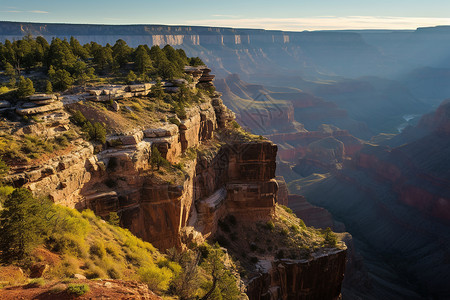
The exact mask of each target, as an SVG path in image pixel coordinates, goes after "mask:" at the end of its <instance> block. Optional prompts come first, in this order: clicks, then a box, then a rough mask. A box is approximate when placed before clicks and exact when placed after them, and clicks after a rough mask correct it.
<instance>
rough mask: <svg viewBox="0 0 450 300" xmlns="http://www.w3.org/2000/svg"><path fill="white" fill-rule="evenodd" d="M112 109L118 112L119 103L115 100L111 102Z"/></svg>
mask: <svg viewBox="0 0 450 300" xmlns="http://www.w3.org/2000/svg"><path fill="white" fill-rule="evenodd" d="M112 109H113V110H114V111H115V112H118V111H119V110H120V105H119V103H118V102H116V101H113V103H112Z"/></svg>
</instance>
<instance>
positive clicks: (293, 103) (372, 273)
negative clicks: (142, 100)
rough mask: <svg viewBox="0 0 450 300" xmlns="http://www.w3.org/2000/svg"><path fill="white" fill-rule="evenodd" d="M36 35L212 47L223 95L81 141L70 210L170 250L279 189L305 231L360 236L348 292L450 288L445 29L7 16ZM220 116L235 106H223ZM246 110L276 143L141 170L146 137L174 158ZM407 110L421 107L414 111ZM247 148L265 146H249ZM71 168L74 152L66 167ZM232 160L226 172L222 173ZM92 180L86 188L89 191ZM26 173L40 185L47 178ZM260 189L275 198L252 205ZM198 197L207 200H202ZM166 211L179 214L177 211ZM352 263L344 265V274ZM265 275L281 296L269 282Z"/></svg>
mask: <svg viewBox="0 0 450 300" xmlns="http://www.w3.org/2000/svg"><path fill="white" fill-rule="evenodd" d="M26 34H32V35H42V36H44V37H45V38H47V39H48V40H49V39H51V38H52V37H60V38H70V36H74V37H77V38H78V39H79V40H80V41H82V42H90V41H91V40H94V41H96V42H98V43H102V44H106V43H110V44H113V43H115V41H116V40H117V39H123V40H125V41H126V42H127V43H128V44H130V45H138V44H141V43H144V42H145V43H147V44H148V45H149V46H151V45H161V46H163V45H165V44H167V43H170V44H172V45H174V46H177V47H178V48H182V49H184V50H185V51H186V53H188V54H189V55H190V56H199V57H201V58H202V60H204V61H205V62H206V63H207V64H208V65H209V67H210V68H211V69H212V70H213V72H214V73H215V74H216V75H217V78H216V81H215V85H216V87H217V90H218V91H220V92H221V93H222V95H221V99H219V97H215V98H213V99H212V101H211V103H212V104H211V105H212V107H211V106H209V105H208V104H205V105H204V106H203V108H200V109H199V112H192V115H190V117H189V120H190V121H189V122H187V123H186V125H185V127H183V128H181V127H180V128H179V130H178V131H177V130H176V129H172V128H171V127H170V126H168V127H167V128H166V130H164V132H166V133H164V134H162V136H157V137H155V136H152V135H153V133H148V134H147V136H145V134H146V133H145V132H136V133H133V134H130V133H128V132H127V133H126V134H125V133H123V134H122V135H123V136H126V138H125V137H122V138H121V139H126V140H133V141H136V144H133V145H128V146H125V147H123V148H122V149H120V151H119V150H112V151H111V152H110V153H108V152H105V153H101V154H99V155H93V154H92V153H93V149H90V150H83V151H85V152H83V153H81V152H80V153H79V154H77V159H76V160H79V161H78V162H77V163H74V165H77V164H78V165H77V167H75V168H78V169H79V170H80V171H79V172H80V173H79V175H76V176H75V177H74V178H73V181H71V182H67V183H65V182H60V179H55V182H54V184H55V186H59V187H60V190H57V192H56V194H55V199H63V198H64V199H65V198H66V197H69V199H70V197H74V198H73V199H71V200H70V201H69V203H67V205H74V203H78V205H80V207H91V208H94V209H97V210H98V212H99V213H100V214H104V215H105V214H107V213H108V211H109V210H117V211H119V212H120V213H121V214H122V216H123V221H124V222H125V223H124V224H125V225H126V226H127V227H129V228H133V230H135V231H136V232H137V234H139V235H140V236H142V237H144V238H147V239H150V238H151V239H155V241H156V243H158V244H159V246H161V247H163V248H164V247H168V246H170V245H173V244H176V245H182V244H183V241H185V240H186V237H189V238H193V237H194V236H198V237H200V236H201V235H199V234H197V232H200V233H202V235H203V234H206V235H208V234H209V233H211V232H214V231H215V230H216V229H217V224H218V220H220V219H221V218H223V217H225V213H224V211H228V210H230V211H231V210H232V211H233V213H235V214H240V212H243V211H245V209H248V208H249V207H246V206H245V205H246V204H245V203H242V202H241V201H239V199H242V197H241V196H243V195H244V196H245V197H248V199H251V200H250V202H248V203H249V205H251V207H252V208H255V211H256V212H257V213H255V215H254V216H253V217H254V218H255V220H264V219H265V218H267V216H268V215H269V214H270V213H272V212H273V211H272V210H271V208H270V207H271V205H272V204H273V203H274V201H275V198H276V197H278V201H279V202H280V203H283V204H284V205H287V206H289V207H291V208H292V210H293V211H294V212H295V213H297V215H298V216H299V217H301V218H303V219H304V221H305V223H306V224H307V225H308V226H316V227H319V228H326V227H331V228H333V230H335V231H338V232H345V231H348V232H350V233H351V235H352V237H349V238H348V239H347V240H346V243H347V245H348V246H349V250H348V251H347V254H348V260H349V262H348V263H347V266H346V278H345V281H344V286H343V296H344V299H395V298H407V299H423V298H431V299H446V298H448V297H449V291H448V287H446V282H448V280H449V272H448V269H449V266H448V257H449V251H450V250H449V249H450V248H449V245H448V242H447V241H448V240H450V239H449V236H448V232H449V231H448V226H449V224H448V219H449V215H450V213H449V207H448V206H449V204H448V203H449V197H450V196H449V191H448V186H449V181H448V180H449V178H448V166H449V162H448V132H449V126H448V115H449V114H448V101H446V102H443V103H442V100H444V99H447V98H449V96H450V90H449V86H448V80H449V78H450V71H449V70H450V64H449V63H450V59H449V56H448V53H449V52H448V50H449V48H450V29H449V27H448V26H439V27H433V28H431V27H430V28H419V29H417V30H403V31H391V30H360V31H359V30H358V31H357V30H355V31H316V32H282V31H267V30H256V29H255V30H252V29H232V28H214V27H195V26H162V25H161V26H160V25H133V26H127V25H123V26H122V25H120V26H110V25H74V24H38V23H14V22H0V39H6V38H9V39H13V38H21V37H22V36H24V35H26ZM222 102H223V103H224V104H225V105H226V106H227V107H229V108H230V109H231V111H233V112H231V111H229V110H227V109H226V108H224V106H222ZM441 103H442V104H441ZM222 112H226V113H225V115H226V116H224V117H220V116H221V115H222ZM427 113H428V114H427ZM214 114H215V117H214ZM233 115H235V118H236V120H237V121H238V122H239V124H241V125H242V126H243V127H244V128H245V129H247V130H250V131H251V132H252V133H254V134H257V135H261V136H263V137H266V138H267V139H269V140H271V141H273V142H274V143H276V144H277V149H276V150H275V149H274V146H273V144H272V143H270V142H266V141H264V142H263V141H262V140H261V141H259V140H258V141H257V142H254V141H253V142H252V143H249V144H247V143H243V144H241V142H239V143H237V144H235V143H234V142H231V143H229V144H228V146H227V147H220V148H219V149H215V150H214V151H213V152H211V153H209V152H208V153H209V154H207V155H206V156H205V157H203V156H198V157H197V158H196V162H195V163H194V164H192V165H190V166H187V167H186V172H187V179H186V180H185V181H184V182H180V184H178V183H177V184H159V183H157V184H155V182H153V181H152V178H149V177H148V176H147V177H146V176H138V177H136V176H135V173H136V172H141V171H142V170H145V169H146V168H148V166H147V162H146V161H145V159H144V158H145V157H146V156H147V155H149V153H148V152H149V151H150V149H149V146H148V145H146V140H148V139H154V142H156V143H159V146H158V148H159V149H160V151H161V153H164V155H165V156H166V157H167V158H168V159H169V160H170V161H173V162H177V161H178V159H179V157H180V156H179V155H180V154H181V153H183V152H184V151H185V150H186V149H187V148H188V147H189V146H190V145H197V144H201V143H203V142H206V141H207V140H210V135H211V132H215V130H217V129H220V127H221V126H222V125H221V124H224V122H225V123H226V122H227V121H222V120H221V119H225V120H231V118H232V116H233ZM407 115H412V116H417V117H416V118H413V119H409V118H408V120H406V121H405V118H404V116H407ZM214 118H215V120H214ZM408 125H411V126H408ZM216 128H217V129H216ZM399 128H400V129H399ZM197 132H201V134H199V135H197ZM149 135H150V136H149ZM155 135H156V133H155ZM119 136H120V135H119ZM244 145H245V146H244ZM241 147H243V149H241ZM247 147H252V151H251V152H248V153H247V154H246V155H245V156H243V155H241V154H239V153H240V152H239V151H241V150H242V151H243V152H246V148H247ZM81 148H83V149H87V148H85V147H81ZM236 149H239V151H236ZM78 156H79V157H80V158H81V159H79V158H78ZM111 157H116V158H115V159H112V160H111V161H116V162H118V163H112V164H111V165H112V166H115V168H117V169H114V170H112V171H111V173H110V174H111V176H112V178H111V179H113V180H114V181H117V182H118V185H119V186H120V187H122V188H123V190H121V191H120V192H119V193H117V192H112V193H111V191H110V190H109V189H105V187H104V184H103V183H102V182H104V181H105V180H107V179H109V178H108V175H106V174H107V173H108V172H109V170H110V169H108V166H109V161H110V158H111ZM275 157H276V158H275ZM86 159H87V161H86ZM275 159H276V162H275ZM83 162H86V163H85V164H84V163H83ZM58 164H59V163H58ZM70 164H71V163H70V162H67V163H62V164H61V168H60V169H58V170H61V171H62V168H63V167H65V166H70ZM83 164H84V165H83ZM275 164H276V170H275ZM217 166H220V167H217ZM84 167H86V168H84ZM69 168H70V167H69ZM222 168H223V169H224V170H226V171H225V172H220V171H218V169H222ZM86 169H87V170H90V171H87V172H86V171H85V170H86ZM105 170H107V171H108V172H106V171H105ZM33 171H34V170H27V173H26V174H28V175H27V176H28V177H33V176H38V175H33V174H45V172H42V173H39V172H36V173H33ZM62 172H64V171H62ZM93 174H95V175H93ZM275 175H278V176H277V177H276V178H277V179H278V180H277V181H275ZM39 176H41V175H39ZM280 176H282V177H283V179H281V178H280ZM91 177H92V178H93V179H91ZM62 178H64V180H66V179H67V178H70V177H68V176H63V177H62ZM133 178H134V179H133ZM20 180H22V181H23V179H20ZM27 180H28V179H27ZM27 180H25V182H26V181H27ZM134 180H136V181H134ZM241 180H242V182H241ZM284 181H286V183H287V186H288V189H289V191H286V187H285V186H286V184H285V183H284ZM79 182H84V183H83V186H84V185H86V187H84V188H81V189H80V184H79ZM276 182H278V184H277V183H276ZM26 184H28V185H29V187H30V188H33V184H36V183H33V182H31V181H30V182H27V183H26ZM125 186H127V187H133V188H125ZM148 186H154V187H152V188H149V187H148ZM99 187H101V188H99ZM193 187H194V188H193ZM277 187H278V192H277ZM282 187H283V188H282ZM67 188H68V190H66V189H67ZM102 189H104V190H102ZM58 193H60V194H58ZM189 193H191V195H189ZM150 194H152V195H153V196H152V197H151V198H152V199H156V198H157V199H158V201H157V202H156V203H153V202H152V201H150V200H149V199H150V196H148V195H150ZM275 194H277V196H274V195H275ZM233 195H236V197H235V196H233ZM264 195H265V196H264ZM262 196H264V197H262ZM259 197H262V199H264V201H262V202H257V201H255V199H258V198H259ZM189 198H192V199H196V200H195V201H193V202H192V203H190V201H188V200H186V199H189ZM79 199H89V201H86V200H83V201H81V202H77V201H79ZM130 199H139V201H137V202H133V201H131V200H130ZM224 199H226V201H225V200H224ZM281 199H283V200H281ZM223 203H228V204H223ZM89 205H90V206H89ZM164 209H170V210H173V211H175V212H176V213H174V214H173V216H172V215H171V216H164V215H163V214H162V212H163V211H164ZM141 210H142V211H141ZM156 211H158V212H156ZM194 211H195V213H192V212H194ZM154 212H155V213H154ZM150 219H151V220H154V221H155V222H157V223H158V224H160V226H163V225H164V226H166V225H167V227H168V228H170V229H169V230H168V232H167V233H165V234H164V235H161V234H160V232H158V230H157V229H156V228H153V229H151V230H149V231H148V232H144V231H142V230H141V229H140V228H143V227H147V225H148V224H146V223H145V222H146V220H150ZM192 220H197V221H196V222H191V221H192ZM194 223H195V224H194ZM150 228H151V226H150ZM182 228H184V229H183V230H182ZM330 261H332V260H330ZM341 263H342V260H338V262H337V263H336V264H334V263H333V265H332V266H331V267H332V268H333V269H334V270H342V269H341V268H342V264H341ZM309 267H310V268H312V269H314V268H316V266H314V265H313V264H311V265H310V266H309ZM296 268H297V267H296V266H295V264H294V265H291V264H290V263H284V262H283V263H280V264H279V265H276V266H273V268H272V272H267V273H266V274H265V275H264V276H263V277H262V278H260V279H259V280H255V281H254V282H253V285H252V287H253V291H255V296H254V297H255V298H258V297H260V298H258V299H266V298H264V297H262V296H261V295H263V294H264V295H266V296H267V295H268V294H270V293H272V295H275V294H276V295H283V297H288V296H286V295H288V294H286V290H285V289H283V288H281V289H280V288H279V287H278V288H274V287H275V286H279V282H289V280H290V279H291V277H290V275H289V274H287V273H285V272H286V270H294V269H296ZM263 281H264V284H262V283H261V282H263ZM268 286H270V287H271V289H270V291H271V292H268V291H267V290H263V288H262V287H268ZM252 293H253V292H252Z"/></svg>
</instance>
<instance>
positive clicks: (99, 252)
mask: <svg viewBox="0 0 450 300" xmlns="http://www.w3.org/2000/svg"><path fill="white" fill-rule="evenodd" d="M89 252H90V253H91V255H95V256H98V257H99V258H103V257H105V256H106V249H105V245H104V244H103V242H102V241H99V240H96V241H95V242H94V244H93V245H91V247H90V248H89Z"/></svg>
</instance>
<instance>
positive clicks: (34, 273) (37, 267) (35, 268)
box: [30, 263, 50, 278]
mask: <svg viewBox="0 0 450 300" xmlns="http://www.w3.org/2000/svg"><path fill="white" fill-rule="evenodd" d="M49 268H50V266H49V265H47V264H44V263H37V264H34V265H32V266H31V268H30V278H40V277H42V276H43V275H44V274H45V272H47V271H48V269H49Z"/></svg>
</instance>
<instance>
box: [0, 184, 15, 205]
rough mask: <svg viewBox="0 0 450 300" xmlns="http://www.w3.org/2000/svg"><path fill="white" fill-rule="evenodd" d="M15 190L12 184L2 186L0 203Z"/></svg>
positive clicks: (0, 188) (0, 187)
mask: <svg viewBox="0 0 450 300" xmlns="http://www.w3.org/2000/svg"><path fill="white" fill-rule="evenodd" d="M13 191H14V188H13V187H12V186H0V204H2V203H3V202H4V201H5V200H6V198H8V196H9V195H11V193H12V192H13Z"/></svg>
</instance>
